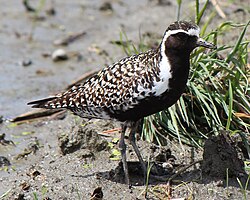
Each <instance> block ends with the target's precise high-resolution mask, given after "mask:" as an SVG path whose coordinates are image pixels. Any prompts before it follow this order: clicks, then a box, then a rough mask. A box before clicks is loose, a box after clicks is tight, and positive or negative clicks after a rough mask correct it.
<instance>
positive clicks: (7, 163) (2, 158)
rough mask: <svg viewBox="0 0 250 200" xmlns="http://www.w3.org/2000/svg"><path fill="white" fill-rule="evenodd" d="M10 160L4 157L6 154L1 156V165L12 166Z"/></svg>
mask: <svg viewBox="0 0 250 200" xmlns="http://www.w3.org/2000/svg"><path fill="white" fill-rule="evenodd" d="M10 165H11V164H10V161H9V160H8V159H7V158H6V157H4V156H0V167H3V166H10Z"/></svg>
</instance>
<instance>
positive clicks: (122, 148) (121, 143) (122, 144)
mask: <svg viewBox="0 0 250 200" xmlns="http://www.w3.org/2000/svg"><path fill="white" fill-rule="evenodd" d="M126 129H127V124H126V122H125V123H124V124H123V125H122V133H121V138H120V141H119V149H120V152H121V156H122V165H123V171H124V174H125V182H126V184H128V185H130V181H129V175H128V163H127V159H126V144H125V141H124V139H125V133H126Z"/></svg>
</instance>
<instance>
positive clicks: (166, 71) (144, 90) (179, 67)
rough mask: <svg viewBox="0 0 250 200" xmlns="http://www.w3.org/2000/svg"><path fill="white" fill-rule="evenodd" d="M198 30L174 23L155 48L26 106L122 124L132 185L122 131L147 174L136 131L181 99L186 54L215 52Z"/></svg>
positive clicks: (123, 153)
mask: <svg viewBox="0 0 250 200" xmlns="http://www.w3.org/2000/svg"><path fill="white" fill-rule="evenodd" d="M199 31H200V29H199V27H198V26H197V25H196V24H194V23H192V22H186V21H177V22H174V23H172V24H170V25H169V26H168V28H167V30H166V31H165V33H164V35H163V38H162V41H161V43H160V45H159V47H158V48H156V49H151V50H148V51H146V52H144V53H139V54H138V55H132V56H129V57H125V58H123V59H121V60H119V61H118V62H116V63H114V64H112V65H109V66H107V67H105V68H103V69H102V70H101V71H99V73H97V74H95V75H94V76H92V77H91V78H89V79H88V80H87V81H86V82H84V83H82V84H80V85H76V86H73V87H72V88H71V89H70V90H68V91H66V92H63V93H60V94H58V95H55V96H52V97H48V98H45V99H41V100H37V101H32V102H29V103H28V105H33V106H32V107H34V108H46V109H63V108H65V109H68V110H71V111H72V112H73V113H74V114H76V115H78V116H80V117H82V118H99V119H109V120H116V121H119V122H121V124H122V125H121V126H122V131H121V138H120V140H119V148H120V151H121V159H122V164H123V170H124V173H125V182H126V183H127V184H130V181H129V174H128V166H127V161H126V144H125V141H124V137H125V133H126V130H127V129H130V133H129V140H130V143H131V145H132V146H133V148H134V151H135V153H136V155H137V157H138V159H139V161H140V163H141V166H142V169H143V171H144V174H145V173H146V166H145V163H144V161H143V158H142V156H141V154H140V152H139V149H138V147H137V146H136V141H135V131H136V130H137V127H138V124H139V121H140V120H141V119H142V118H143V117H146V116H148V115H151V114H154V113H157V112H159V111H162V110H164V109H167V108H168V107H170V106H171V105H173V104H174V103H175V102H176V101H177V100H178V99H179V98H180V96H181V94H182V93H183V91H184V89H185V87H186V83H187V80H188V75H189V69H190V61H189V59H190V53H191V52H192V51H193V50H194V49H195V48H196V47H205V48H210V49H213V48H215V46H214V45H213V44H211V43H209V42H207V41H205V40H203V39H202V38H200V37H199Z"/></svg>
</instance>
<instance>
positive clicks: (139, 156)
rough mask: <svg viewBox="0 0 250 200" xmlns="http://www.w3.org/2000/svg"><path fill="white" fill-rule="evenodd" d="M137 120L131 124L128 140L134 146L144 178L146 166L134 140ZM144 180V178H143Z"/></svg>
mask: <svg viewBox="0 0 250 200" xmlns="http://www.w3.org/2000/svg"><path fill="white" fill-rule="evenodd" d="M139 122H140V120H139V121H137V122H135V123H134V124H133V125H132V126H131V131H130V133H129V140H130V143H131V145H132V146H133V148H134V151H135V153H136V155H137V157H138V159H139V162H140V164H141V167H142V170H143V176H144V179H145V178H146V173H147V168H146V166H145V163H144V161H143V159H142V156H141V153H140V151H139V149H138V147H137V145H136V142H135V133H136V130H137V127H138V125H139ZM145 180H146V179H145Z"/></svg>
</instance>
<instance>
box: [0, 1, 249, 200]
mask: <svg viewBox="0 0 250 200" xmlns="http://www.w3.org/2000/svg"><path fill="white" fill-rule="evenodd" d="M41 2H42V1H41ZM222 3H223V4H222V8H223V10H224V12H225V14H226V16H227V19H222V18H221V17H220V16H218V14H217V16H216V17H215V18H214V19H213V21H212V22H213V23H212V25H211V27H210V30H211V29H212V28H213V27H216V26H217V25H218V24H219V23H221V22H223V21H225V20H233V21H234V22H246V21H247V20H248V19H249V16H250V15H249V7H250V5H249V2H248V1H240V2H237V3H236V2H235V4H233V3H232V2H231V1H230V3H229V2H227V1H222ZM30 5H31V7H39V4H38V3H37V1H30ZM213 9H214V7H213V6H212V5H210V8H209V10H208V11H207V15H206V16H208V15H209V13H211V11H212V10H213ZM176 10H177V6H176V3H175V1H168V0H161V1H160V0H141V1H132V0H129V1H119V0H118V1H115V0H114V1H97V0H95V1H87V0H86V1H80V0H72V1H60V0H54V1H49V0H48V1H45V4H44V5H43V6H41V9H39V10H38V11H37V12H35V13H34V12H27V10H26V9H25V7H24V6H23V4H22V2H21V1H15V0H11V1H3V2H1V7H0V15H1V16H0V17H1V21H0V27H1V29H0V49H1V53H0V60H1V67H0V93H1V95H0V115H1V122H0V135H1V137H2V138H3V137H4V134H5V140H1V137H0V141H2V142H1V143H0V156H1V157H0V164H1V165H2V166H1V171H0V197H1V199H36V196H37V198H38V199H90V197H91V194H92V193H93V191H94V189H95V188H97V187H102V191H103V195H104V197H103V199H114V200H117V199H128V200H129V199H144V190H145V186H144V185H143V178H142V175H141V174H140V171H141V170H140V168H139V165H138V163H137V162H136V161H137V159H136V157H135V154H134V152H133V151H132V148H131V147H130V146H129V150H128V155H129V160H130V161H131V162H130V163H129V166H130V172H131V180H132V184H133V187H132V189H129V188H128V186H127V185H125V184H124V180H123V176H122V171H121V167H120V165H119V157H118V156H117V154H116V150H117V138H119V124H115V123H112V122H109V121H102V120H91V121H85V120H84V121H82V119H80V118H78V117H76V116H74V115H72V114H70V113H66V114H62V115H60V116H56V117H54V118H52V119H51V118H50V119H48V118H45V119H43V120H38V121H34V122H30V123H24V124H20V125H16V124H15V123H11V122H10V119H13V118H14V117H16V116H18V115H20V114H22V113H25V112H28V111H30V110H31V108H30V107H28V106H26V104H27V102H29V101H31V100H35V99H39V98H42V97H46V96H48V95H50V94H54V93H56V92H59V91H62V90H63V89H64V88H66V87H67V85H69V84H70V83H72V81H74V80H76V79H77V78H78V77H80V76H81V75H82V74H84V73H86V72H89V71H90V70H95V69H100V68H102V66H104V65H107V64H111V63H112V62H113V61H116V60H118V59H120V58H122V57H124V56H125V53H124V52H123V51H122V50H121V48H119V47H118V46H116V45H114V44H112V43H111V41H119V40H120V31H121V30H122V29H123V30H125V32H126V34H127V36H128V38H129V39H131V40H133V41H134V42H135V43H139V38H140V37H139V35H140V34H141V35H142V34H146V35H156V38H157V37H160V36H161V35H162V34H163V32H164V31H165V29H166V27H167V26H168V24H169V23H171V22H173V21H175V20H176ZM181 13H182V14H181V18H182V19H186V20H193V19H194V15H193V13H194V3H193V1H190V2H187V1H185V2H184V4H183V6H182V12H181ZM206 19H207V17H205V18H204V20H206ZM70 33H83V34H82V36H81V37H80V38H78V39H77V40H76V41H73V42H70V43H69V44H68V45H66V46H62V45H58V44H55V43H57V42H58V39H61V38H64V37H65V36H68V35H69V34H70ZM237 34H238V32H237V31H236V32H234V33H232V32H230V35H226V36H225V37H223V39H220V40H219V44H218V45H223V44H228V43H230V42H231V43H233V42H234V41H235V40H236V38H237ZM148 39H149V40H150V38H148ZM156 42H157V41H156ZM57 49H64V50H65V51H66V52H67V53H68V57H69V58H68V60H64V61H57V62H55V61H53V60H52V58H51V53H52V52H54V51H55V50H57ZM111 129H114V131H112V132H111V133H107V132H103V131H106V130H111ZM223 135H224V134H223ZM6 140H7V142H6ZM8 141H9V142H8ZM10 141H13V143H14V144H13V143H12V142H10ZM216 141H217V142H218V138H212V139H211V140H209V142H208V143H207V144H206V145H207V149H211V150H209V151H208V152H206V156H207V157H206V156H204V158H206V161H207V162H208V163H206V162H203V166H202V167H201V165H200V163H201V162H197V164H195V165H193V166H192V167H190V168H188V169H187V170H183V171H182V172H181V173H180V174H179V175H178V176H177V177H175V178H174V179H173V181H172V183H171V188H172V194H171V197H172V198H186V199H243V198H244V195H247V196H248V198H249V196H250V193H249V189H247V190H246V194H245V193H244V192H243V191H242V190H241V187H240V186H239V183H238V182H237V181H236V179H235V178H233V177H234V176H238V177H239V178H240V180H241V182H242V184H243V185H244V182H245V180H246V175H245V174H244V172H243V171H241V169H242V162H241V160H238V159H237V158H236V157H237V156H238V154H240V155H241V152H240V151H239V152H234V150H231V147H232V145H230V144H231V143H230V142H229V143H230V144H229V143H228V142H227V141H228V140H227V139H225V138H224V139H223V138H222V139H219V141H225V142H224V143H223V142H222V144H219V145H220V147H221V146H223V147H225V146H226V148H224V149H223V148H222V152H224V150H225V152H226V153H225V154H223V156H224V158H225V160H224V161H225V163H224V162H223V161H221V164H218V165H216V164H214V165H213V164H211V163H220V162H219V161H220V160H219V158H218V159H217V157H216V156H213V153H214V154H215V155H216V153H217V154H220V153H218V152H216V148H215V149H213V148H212V147H214V146H216V144H217V143H213V142H216ZM138 144H139V148H140V149H141V152H142V155H143V157H144V159H145V160H148V158H149V157H150V160H151V161H155V162H156V163H157V165H156V166H157V167H158V168H155V167H154V168H153V169H152V173H154V172H155V171H156V170H158V172H160V173H163V174H164V175H165V174H168V178H169V177H171V176H172V175H173V174H174V173H175V172H176V171H178V170H181V169H183V167H185V166H187V165H188V164H190V163H192V162H195V161H200V160H202V158H203V153H204V152H203V150H202V149H194V148H191V147H187V146H179V144H178V143H177V142H175V141H169V142H168V145H167V146H165V147H163V148H160V147H158V146H155V145H153V144H149V143H147V142H144V141H141V140H139V141H138ZM227 145H229V146H227ZM214 151H215V152H214ZM236 154H237V155H236ZM228 155H229V156H228ZM231 155H235V157H234V158H236V160H233V163H237V164H236V165H234V166H233V167H235V168H234V169H235V170H234V171H233V172H230V175H232V178H229V179H228V184H227V182H226V179H225V175H224V173H221V171H219V172H218V171H216V169H219V168H220V167H222V169H221V170H223V166H226V165H227V164H229V163H230V162H231V161H230V156H231ZM209 158H215V160H214V161H215V162H213V161H211V160H209ZM6 159H7V160H6ZM241 159H242V160H243V159H244V157H243V156H242V155H241ZM8 161H9V162H8ZM204 163H205V164H204ZM231 163H232V162H231ZM8 164H11V165H9V166H4V165H8ZM201 169H203V172H206V173H205V174H204V173H203V174H202V173H201ZM206 175H207V176H206ZM210 175H211V176H210ZM169 188H170V187H169V185H167V183H166V181H159V180H153V179H151V180H150V185H149V194H148V199H167V197H166V196H167V194H169V193H170V192H169Z"/></svg>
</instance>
